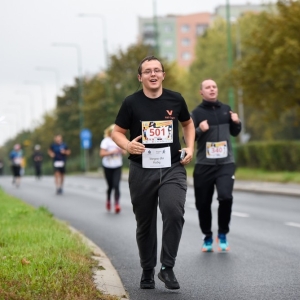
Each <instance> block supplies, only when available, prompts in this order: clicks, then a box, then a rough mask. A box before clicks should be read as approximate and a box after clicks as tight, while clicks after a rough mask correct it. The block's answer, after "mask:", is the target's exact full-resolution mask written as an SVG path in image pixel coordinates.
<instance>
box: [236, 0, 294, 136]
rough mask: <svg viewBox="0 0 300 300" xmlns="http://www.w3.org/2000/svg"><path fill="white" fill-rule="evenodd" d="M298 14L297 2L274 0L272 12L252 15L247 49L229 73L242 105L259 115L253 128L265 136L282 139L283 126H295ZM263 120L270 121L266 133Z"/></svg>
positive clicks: (246, 40) (292, 128) (246, 42)
mask: <svg viewBox="0 0 300 300" xmlns="http://www.w3.org/2000/svg"><path fill="white" fill-rule="evenodd" d="M299 16H300V2H299V1H278V3H277V11H276V12H275V13H272V12H264V13H261V14H259V15H257V16H255V17H252V21H254V22H252V23H253V24H254V26H253V28H252V30H251V32H250V34H249V36H248V38H247V39H244V41H243V43H244V48H245V49H247V51H246V52H245V53H244V54H245V55H243V57H242V59H241V60H240V61H239V62H237V64H236V66H235V68H234V70H233V73H232V75H233V80H234V84H235V85H236V86H240V87H242V89H243V91H244V102H245V104H246V105H248V106H249V107H251V108H252V110H253V111H255V110H256V112H257V115H259V117H260V122H259V124H256V127H258V128H257V129H256V130H257V131H259V130H261V131H262V135H264V136H265V137H266V138H267V137H269V139H276V138H282V137H283V135H284V134H283V132H286V129H283V128H284V127H285V126H286V127H288V126H290V127H289V129H291V130H292V132H296V131H297V130H295V129H296V128H298V129H299V121H298V120H299V117H300V96H299V95H300V72H299V70H300V64H299V57H300V35H299V28H300V18H299ZM245 21H247V20H245ZM248 24H249V20H248ZM288 116H289V117H288ZM257 120H258V119H257ZM287 120H289V122H288V124H287V122H286V121H287ZM290 120H293V122H292V124H291V122H290ZM266 121H267V122H273V123H274V125H275V128H274V129H275V130H274V131H273V133H272V132H270V130H272V129H269V133H268V134H266V130H265V128H266ZM273 123H270V125H271V124H273ZM276 126H278V128H276ZM298 131H299V130H298ZM289 136H290V137H291V135H289ZM294 138H295V136H294Z"/></svg>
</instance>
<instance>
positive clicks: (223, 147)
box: [206, 141, 228, 159]
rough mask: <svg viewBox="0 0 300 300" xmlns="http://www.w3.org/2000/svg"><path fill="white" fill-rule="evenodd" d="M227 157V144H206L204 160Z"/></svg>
mask: <svg viewBox="0 0 300 300" xmlns="http://www.w3.org/2000/svg"><path fill="white" fill-rule="evenodd" d="M227 156H228V148H227V142H226V141H224V142H207V143H206V158H213V159H216V158H224V157H227Z"/></svg>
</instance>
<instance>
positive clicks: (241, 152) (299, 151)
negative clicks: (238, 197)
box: [236, 141, 300, 171]
mask: <svg viewBox="0 0 300 300" xmlns="http://www.w3.org/2000/svg"><path fill="white" fill-rule="evenodd" d="M236 162H237V165H238V166H239V167H246V168H259V169H265V170H267V171H300V142H298V141H271V142H249V143H247V144H244V145H239V146H237V147H236Z"/></svg>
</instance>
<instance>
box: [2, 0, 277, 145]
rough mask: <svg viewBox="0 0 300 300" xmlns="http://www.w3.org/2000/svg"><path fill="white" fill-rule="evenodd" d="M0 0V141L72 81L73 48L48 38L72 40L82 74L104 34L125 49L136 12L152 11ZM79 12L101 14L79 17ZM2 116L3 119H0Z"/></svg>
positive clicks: (161, 3)
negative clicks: (80, 60) (59, 44)
mask: <svg viewBox="0 0 300 300" xmlns="http://www.w3.org/2000/svg"><path fill="white" fill-rule="evenodd" d="M249 2H250V3H251V4H261V3H267V2H274V1H261V0H252V1H248V3H249ZM0 3H1V5H0V145H2V144H3V142H4V141H5V140H6V139H8V138H9V137H11V136H13V135H14V134H15V133H16V131H18V130H21V129H25V128H29V127H32V126H34V125H33V124H34V122H38V120H41V114H42V112H43V109H44V108H46V109H47V110H50V109H52V108H54V106H55V95H56V94H57V90H58V91H60V90H61V88H62V87H63V86H64V85H70V84H73V82H74V77H76V76H77V75H78V62H77V59H78V55H77V50H76V49H77V48H76V47H66V46H59V47H57V46H56V47H55V46H53V44H54V43H68V44H74V45H77V47H78V48H79V49H80V51H81V59H82V74H83V75H87V74H95V73H96V72H98V71H100V70H101V69H104V68H105V59H104V57H105V53H104V50H103V43H104V40H105V38H106V39H107V46H108V52H109V53H110V54H112V53H116V52H117V51H118V49H120V48H122V49H126V48H127V47H128V46H129V45H131V44H133V43H135V42H136V40H137V35H138V17H152V16H153V13H154V12H153V6H154V5H153V3H154V1H153V0H0ZM230 3H231V4H245V3H246V1H243V0H231V1H230ZM225 4H226V1H225V0H184V1H179V0H178V1H177V0H156V13H157V15H158V16H165V15H167V14H177V15H178V14H190V13H197V12H211V13H213V12H214V10H215V8H216V7H217V6H218V5H225ZM79 14H90V15H91V14H94V15H101V16H103V18H101V17H100V16H98V17H91V16H90V17H79V16H78V15H79ZM103 25H105V26H103ZM104 27H105V29H106V30H104ZM37 68H46V70H45V69H44V70H40V71H38V70H36V69H37ZM57 81H58V86H57ZM2 116H5V120H6V124H3V121H1V119H2V118H1V117H2Z"/></svg>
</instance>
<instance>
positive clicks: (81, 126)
mask: <svg viewBox="0 0 300 300" xmlns="http://www.w3.org/2000/svg"><path fill="white" fill-rule="evenodd" d="M52 46H55V47H71V48H75V49H76V52H77V66H78V106H79V133H80V132H81V130H82V129H83V122H84V118H83V111H82V109H83V98H82V89H83V87H82V59H81V51H80V47H79V45H76V44H69V43H53V44H52ZM80 166H81V169H82V170H83V171H86V163H85V156H84V152H83V149H82V147H81V145H80Z"/></svg>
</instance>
